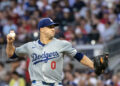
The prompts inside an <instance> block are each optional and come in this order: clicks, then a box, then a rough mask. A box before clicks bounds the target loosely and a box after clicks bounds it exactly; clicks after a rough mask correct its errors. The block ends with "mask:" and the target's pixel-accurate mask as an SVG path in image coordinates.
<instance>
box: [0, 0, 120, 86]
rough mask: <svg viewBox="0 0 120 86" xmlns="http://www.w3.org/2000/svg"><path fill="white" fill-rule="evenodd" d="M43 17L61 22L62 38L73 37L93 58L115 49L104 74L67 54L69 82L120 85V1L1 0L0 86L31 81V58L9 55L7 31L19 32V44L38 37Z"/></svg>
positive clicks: (91, 85) (66, 77)
mask: <svg viewBox="0 0 120 86" xmlns="http://www.w3.org/2000/svg"><path fill="white" fill-rule="evenodd" d="M43 17H50V18H52V19H53V20H54V21H56V22H58V23H59V24H60V26H59V27H57V28H56V38H59V39H65V40H68V41H70V42H71V43H72V44H73V47H75V48H76V49H77V50H78V51H81V52H83V53H85V54H86V55H88V56H89V57H90V58H92V57H93V56H97V55H100V54H103V53H104V52H105V51H107V52H109V54H110V58H109V67H108V68H107V69H106V71H105V73H104V74H102V75H100V76H96V75H95V73H94V71H92V70H90V69H89V68H87V67H85V66H83V65H81V64H79V62H77V61H76V60H74V59H73V58H69V57H67V56H66V57H65V58H64V65H65V66H64V72H63V86H120V0H0V86H30V80H29V73H28V71H27V68H28V65H29V59H28V58H26V59H24V58H23V59H18V60H16V61H14V63H13V62H12V61H10V60H8V58H7V56H6V53H5V48H6V35H7V34H8V33H9V31H10V30H14V31H15V32H16V34H17V35H16V40H15V45H16V46H20V45H22V44H24V43H26V42H29V41H32V40H36V39H38V38H39V30H38V29H37V23H38V21H39V20H40V19H41V18H43Z"/></svg>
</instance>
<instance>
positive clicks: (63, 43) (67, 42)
mask: <svg viewBox="0 0 120 86" xmlns="http://www.w3.org/2000/svg"><path fill="white" fill-rule="evenodd" d="M55 40H56V41H57V42H58V44H59V45H62V46H66V45H72V44H71V43H70V42H69V41H67V40H61V39H55Z"/></svg>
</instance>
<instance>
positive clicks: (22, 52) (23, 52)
mask: <svg viewBox="0 0 120 86" xmlns="http://www.w3.org/2000/svg"><path fill="white" fill-rule="evenodd" d="M27 46H28V43H26V44H24V45H21V46H20V47H17V48H16V49H15V54H16V55H17V56H18V57H21V56H25V55H27V54H28V47H27Z"/></svg>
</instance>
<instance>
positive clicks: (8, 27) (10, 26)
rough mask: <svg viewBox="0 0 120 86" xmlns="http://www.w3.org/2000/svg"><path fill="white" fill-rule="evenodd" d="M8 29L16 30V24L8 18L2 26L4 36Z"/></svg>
mask: <svg viewBox="0 0 120 86" xmlns="http://www.w3.org/2000/svg"><path fill="white" fill-rule="evenodd" d="M10 30H14V31H15V32H17V26H16V25H15V24H14V23H13V21H11V20H10V19H9V20H8V22H7V24H6V25H5V26H4V27H3V34H4V35H5V36H6V35H7V34H8V33H9V32H10Z"/></svg>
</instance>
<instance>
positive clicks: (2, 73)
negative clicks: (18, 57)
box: [0, 62, 7, 81]
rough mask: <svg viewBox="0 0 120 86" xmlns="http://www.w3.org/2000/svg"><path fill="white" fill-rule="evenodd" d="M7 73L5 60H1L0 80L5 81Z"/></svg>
mask: <svg viewBox="0 0 120 86" xmlns="http://www.w3.org/2000/svg"><path fill="white" fill-rule="evenodd" d="M6 74H7V71H6V69H5V67H4V64H3V62H0V81H4V80H5V76H6Z"/></svg>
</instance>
